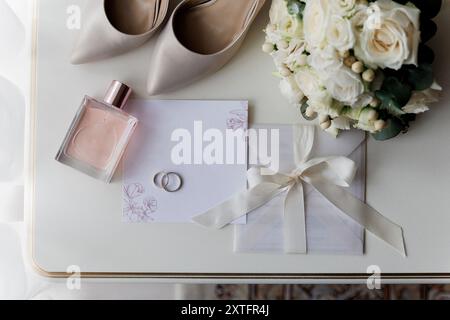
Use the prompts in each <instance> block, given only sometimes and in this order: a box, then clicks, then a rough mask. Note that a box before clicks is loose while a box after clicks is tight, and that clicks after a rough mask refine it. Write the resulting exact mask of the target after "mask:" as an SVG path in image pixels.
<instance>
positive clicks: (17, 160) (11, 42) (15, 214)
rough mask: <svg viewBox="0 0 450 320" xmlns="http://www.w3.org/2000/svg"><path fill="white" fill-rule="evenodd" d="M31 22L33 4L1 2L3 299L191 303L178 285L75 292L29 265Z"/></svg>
mask: <svg viewBox="0 0 450 320" xmlns="http://www.w3.org/2000/svg"><path fill="white" fill-rule="evenodd" d="M31 22H32V0H0V43H1V50H0V299H174V298H177V297H181V298H183V297H186V296H185V295H184V292H185V291H184V290H183V289H182V287H179V286H176V285H162V284H158V285H156V284H151V283H148V282H142V281H131V280H123V281H121V280H114V281H107V280H105V281H103V280H84V281H82V283H81V290H69V289H68V288H67V285H66V281H65V280H58V281H56V280H49V279H45V278H42V277H39V276H38V275H37V274H36V273H35V272H34V271H33V270H32V269H31V267H30V265H29V264H28V263H26V262H27V253H26V252H25V243H26V232H25V230H26V228H25V223H24V215H23V190H24V189H23V183H24V180H23V149H24V143H23V139H24V122H25V118H24V115H25V110H26V107H27V106H28V105H29V92H30V70H31V69H30V52H31V51H30V46H31ZM177 292H182V293H179V294H178V295H177ZM180 294H181V295H180Z"/></svg>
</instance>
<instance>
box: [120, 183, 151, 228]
mask: <svg viewBox="0 0 450 320" xmlns="http://www.w3.org/2000/svg"><path fill="white" fill-rule="evenodd" d="M123 200H124V210H123V219H124V221H125V222H153V221H154V220H155V214H156V212H157V211H158V201H157V200H156V199H155V198H154V197H153V196H150V195H147V194H146V192H145V188H144V186H143V185H142V184H140V183H131V184H128V185H126V186H124V188H123Z"/></svg>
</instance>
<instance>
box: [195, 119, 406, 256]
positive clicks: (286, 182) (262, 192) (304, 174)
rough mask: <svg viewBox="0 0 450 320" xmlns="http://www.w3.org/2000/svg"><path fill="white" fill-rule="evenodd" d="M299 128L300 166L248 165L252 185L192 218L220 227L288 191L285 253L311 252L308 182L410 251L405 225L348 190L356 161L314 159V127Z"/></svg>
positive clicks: (389, 240) (297, 157) (296, 149)
mask: <svg viewBox="0 0 450 320" xmlns="http://www.w3.org/2000/svg"><path fill="white" fill-rule="evenodd" d="M294 130H295V132H294V136H295V138H296V139H295V140H296V141H294V155H295V162H296V165H297V168H296V169H295V170H294V171H293V172H291V173H290V174H283V173H274V172H269V171H268V170H267V169H264V168H251V169H250V170H249V171H248V182H249V189H248V190H247V191H244V192H242V193H240V194H238V195H236V196H235V197H233V198H231V199H229V200H227V201H225V202H224V203H222V204H220V205H219V206H217V207H215V208H213V209H211V210H209V211H207V212H206V213H204V214H201V215H198V216H196V217H194V218H193V220H194V221H195V222H196V223H198V224H200V225H203V226H206V227H214V228H217V229H221V228H223V227H225V226H226V225H228V224H230V223H231V222H233V221H234V220H236V219H238V218H240V217H242V216H244V215H246V214H247V213H250V212H252V211H253V210H255V209H257V208H259V207H261V206H263V205H265V204H266V203H268V202H269V201H271V200H272V199H273V198H274V197H276V196H277V195H278V194H280V193H281V192H285V191H287V195H286V198H285V203H284V224H283V225H284V230H283V232H284V241H285V243H284V250H285V252H286V253H306V252H307V245H306V221H305V200H304V185H303V184H304V183H306V184H309V185H311V186H312V187H313V188H314V189H315V190H316V191H317V192H319V193H320V194H321V195H322V196H324V197H325V198H326V199H327V200H328V201H330V202H331V203H332V204H333V205H334V206H335V207H337V208H338V209H340V210H341V211H342V212H344V213H345V214H347V215H348V216H350V217H351V218H352V219H353V220H355V221H356V222H358V223H359V224H360V225H362V226H363V227H364V228H365V229H367V230H368V231H369V232H371V233H372V234H374V235H375V236H377V237H378V238H380V239H381V240H383V241H385V242H386V243H388V244H389V245H391V246H392V247H393V248H395V249H396V250H398V251H399V252H400V253H401V254H402V255H403V256H406V251H405V246H404V239H403V230H402V228H401V227H400V226H398V225H397V224H395V223H393V222H392V221H390V220H389V219H387V218H386V217H384V216H383V215H382V214H380V213H379V212H377V211H376V210H375V209H373V208H371V207H369V206H368V205H367V204H365V203H364V202H362V201H360V200H359V199H357V198H355V197H354V196H353V195H352V194H350V193H348V192H347V191H346V190H344V188H346V187H349V186H350V185H351V183H352V181H353V179H354V177H355V173H356V170H357V168H356V165H355V163H354V162H353V161H352V160H350V159H348V158H346V157H322V158H314V159H309V157H310V154H311V151H312V147H313V144H314V127H313V126H297V127H294Z"/></svg>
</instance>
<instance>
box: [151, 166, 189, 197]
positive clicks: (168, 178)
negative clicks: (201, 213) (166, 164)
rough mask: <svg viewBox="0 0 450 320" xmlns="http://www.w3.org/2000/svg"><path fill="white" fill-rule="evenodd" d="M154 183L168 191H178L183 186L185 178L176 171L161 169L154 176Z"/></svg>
mask: <svg viewBox="0 0 450 320" xmlns="http://www.w3.org/2000/svg"><path fill="white" fill-rule="evenodd" d="M153 184H154V185H155V186H156V187H158V188H160V189H163V190H164V191H166V192H170V193H172V192H177V191H180V190H181V188H182V187H183V178H181V176H180V175H179V174H178V173H176V172H165V171H160V172H158V173H157V174H155V175H154V176H153Z"/></svg>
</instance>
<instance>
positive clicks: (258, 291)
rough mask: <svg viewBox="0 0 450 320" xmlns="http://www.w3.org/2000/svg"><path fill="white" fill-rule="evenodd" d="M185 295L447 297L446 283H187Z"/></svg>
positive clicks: (449, 287) (247, 297)
mask: <svg viewBox="0 0 450 320" xmlns="http://www.w3.org/2000/svg"><path fill="white" fill-rule="evenodd" d="M183 291H184V293H185V294H186V297H187V298H188V299H189V298H194V299H196V298H198V299H219V300H258V299H262V300H263V299H269V300H317V299H318V300H320V299H333V300H361V299H363V300H366V299H392V300H409V299H414V300H450V285H385V286H383V287H382V289H380V290H369V289H367V286H365V285H192V286H191V285H187V286H185V287H184V288H183Z"/></svg>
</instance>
